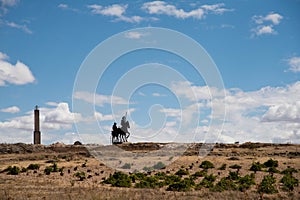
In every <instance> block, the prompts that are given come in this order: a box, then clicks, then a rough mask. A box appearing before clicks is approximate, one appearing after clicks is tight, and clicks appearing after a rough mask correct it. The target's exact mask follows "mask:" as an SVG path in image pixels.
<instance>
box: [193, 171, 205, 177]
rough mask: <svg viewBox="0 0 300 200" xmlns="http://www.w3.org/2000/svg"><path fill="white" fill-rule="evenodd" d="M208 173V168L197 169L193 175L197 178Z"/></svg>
mask: <svg viewBox="0 0 300 200" xmlns="http://www.w3.org/2000/svg"><path fill="white" fill-rule="evenodd" d="M206 175H207V170H201V171H197V172H195V173H194V174H193V175H192V177H194V178H196V177H204V176H206Z"/></svg>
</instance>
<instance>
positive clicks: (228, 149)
mask: <svg viewBox="0 0 300 200" xmlns="http://www.w3.org/2000/svg"><path fill="white" fill-rule="evenodd" d="M203 146H206V147H207V148H204V149H211V151H209V152H205V153H203V152H202V151H203V148H202V147H203ZM87 147H88V148H86V146H83V145H64V144H60V143H56V144H52V145H48V146H44V145H30V144H22V143H18V144H0V171H1V173H0V199H158V198H160V199H221V198H222V199H259V198H264V199H300V188H299V186H295V188H294V189H293V190H292V191H286V190H284V188H283V184H282V183H280V180H281V179H282V178H283V177H284V174H282V173H280V172H282V171H284V170H285V169H287V168H294V169H296V170H297V171H298V172H294V173H293V177H295V178H296V179H298V180H300V145H292V144H276V145H275V144H263V143H245V144H216V145H214V146H213V145H210V144H205V145H203V144H190V145H188V146H184V145H178V149H180V152H179V151H178V152H177V151H176V150H178V149H175V150H174V148H173V147H174V144H172V145H170V144H164V143H127V144H120V145H118V146H117V148H120V149H122V150H123V153H122V154H121V156H122V158H120V159H119V158H118V157H117V156H116V153H115V152H114V151H112V150H113V149H114V148H116V146H111V145H109V146H95V145H89V146H87ZM167 147H172V149H173V151H174V152H175V153H174V154H172V155H176V156H170V154H168V153H166V152H171V150H169V149H167V151H164V152H163V153H161V152H160V151H159V150H161V149H163V148H167ZM179 147H180V148H179ZM181 147H185V148H186V151H184V152H181V151H182V149H184V148H181ZM157 152H159V153H157ZM207 153H208V155H206V154H207ZM99 155H100V157H99ZM108 155H111V156H110V159H108V160H105V159H104V160H101V156H102V157H103V156H106V157H108ZM127 155H131V156H132V155H133V157H132V158H133V159H128V158H126V156H127ZM94 156H96V157H94ZM99 159H100V160H99ZM270 159H272V160H274V161H278V166H277V167H276V170H278V171H276V172H275V173H270V172H267V171H268V168H263V169H262V171H257V172H256V174H255V183H254V184H253V185H251V186H250V188H248V189H246V190H242V191H239V189H235V190H232V189H228V190H224V191H222V192H220V191H215V190H216V189H215V188H216V187H215V185H217V183H218V182H220V181H221V180H222V178H225V177H228V176H229V172H230V171H231V172H237V171H238V175H239V177H244V176H246V175H250V174H251V173H253V171H250V170H249V169H250V168H251V166H252V164H253V163H254V162H260V163H264V162H266V161H268V160H270ZM203 161H209V162H211V163H213V165H214V168H209V169H207V170H206V173H207V175H210V174H212V175H213V176H215V177H216V178H215V179H216V180H214V181H212V184H213V185H212V186H209V187H199V185H201V183H203V179H204V178H205V176H200V177H196V178H194V179H193V181H194V185H192V186H191V187H188V188H187V189H186V190H181V189H180V188H179V189H178V188H177V189H175V190H174V189H172V187H170V184H169V185H167V184H166V185H161V186H153V185H152V186H151V185H150V187H148V188H136V187H137V185H138V184H137V183H140V182H142V180H136V181H133V182H132V183H131V185H130V187H114V186H112V185H111V184H105V183H103V181H104V180H107V179H108V178H109V177H110V175H112V174H114V173H115V172H116V169H121V170H123V171H124V172H123V173H125V174H127V175H128V176H130V177H131V178H132V177H133V174H135V173H134V169H139V170H140V171H141V172H143V173H144V174H145V176H146V177H150V178H153V177H156V175H155V174H157V172H164V174H165V177H171V176H173V175H174V176H177V175H175V174H176V173H177V172H178V170H180V169H181V171H186V172H187V174H183V175H178V176H179V177H180V180H182V181H183V182H184V180H188V179H189V178H191V177H193V176H192V175H193V174H195V173H196V172H201V171H203V168H200V167H199V165H200V164H201V163H202V162H203ZM153 163H162V164H164V165H166V166H164V167H163V168H162V169H155V168H154V170H153V168H152V169H146V168H145V166H152V165H153ZM30 164H37V165H39V169H33V170H30V169H27V168H28V166H29V165H30ZM54 164H55V165H56V166H57V172H51V173H49V174H48V175H47V173H46V171H47V170H46V168H51V167H53V165H54ZM224 164H226V167H225V169H224V170H222V169H220V167H221V166H223V165H224ZM234 165H238V166H240V167H241V169H233V168H230V166H234ZM14 166H16V167H18V168H19V169H20V172H19V173H18V174H17V175H11V174H8V173H9V172H8V171H7V169H8V168H9V167H11V168H12V167H14ZM109 166H110V167H109ZM112 166H113V167H112ZM111 167H112V168H111ZM148 168H149V167H148ZM22 169H23V172H22ZM148 170H153V171H148ZM82 174H84V177H83V175H82ZM270 174H272V176H273V177H275V179H276V181H275V183H274V187H275V189H276V190H277V192H276V193H274V194H265V193H259V192H258V190H259V187H260V184H261V182H262V180H263V178H264V176H268V175H270ZM147 180H148V179H147ZM162 182H163V180H160V181H158V182H155V184H158V183H162ZM234 182H235V183H237V180H235V181H234ZM175 185H176V184H175ZM177 185H178V184H177ZM170 188H171V189H170ZM170 190H171V191H170Z"/></svg>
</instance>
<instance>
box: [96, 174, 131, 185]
mask: <svg viewBox="0 0 300 200" xmlns="http://www.w3.org/2000/svg"><path fill="white" fill-rule="evenodd" d="M102 182H103V183H105V184H111V185H112V186H114V187H131V184H132V181H131V178H130V177H129V176H128V175H127V174H124V173H122V172H115V173H114V174H113V175H109V177H108V178H107V179H105V180H104V181H102Z"/></svg>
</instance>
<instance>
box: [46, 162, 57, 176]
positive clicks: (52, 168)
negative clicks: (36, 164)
mask: <svg viewBox="0 0 300 200" xmlns="http://www.w3.org/2000/svg"><path fill="white" fill-rule="evenodd" d="M58 171H59V169H58V167H57V164H56V163H53V164H52V165H51V166H47V167H46V168H45V170H44V172H45V174H46V175H49V174H50V173H51V172H58Z"/></svg>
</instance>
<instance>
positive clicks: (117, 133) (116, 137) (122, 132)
mask: <svg viewBox="0 0 300 200" xmlns="http://www.w3.org/2000/svg"><path fill="white" fill-rule="evenodd" d="M126 114H127V113H126ZM128 128H130V125H129V122H128V121H127V120H126V115H125V116H123V117H122V120H121V127H120V128H118V127H117V123H116V122H115V123H114V125H113V127H112V131H111V136H112V137H111V140H112V144H118V143H123V142H127V139H128V138H129V136H130V133H129V131H128Z"/></svg>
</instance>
